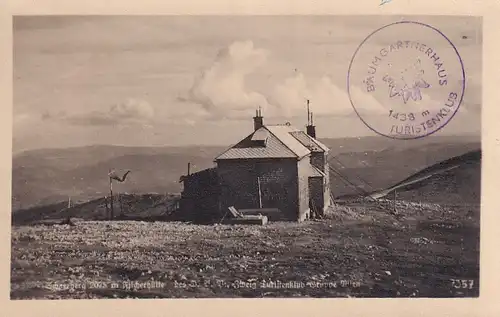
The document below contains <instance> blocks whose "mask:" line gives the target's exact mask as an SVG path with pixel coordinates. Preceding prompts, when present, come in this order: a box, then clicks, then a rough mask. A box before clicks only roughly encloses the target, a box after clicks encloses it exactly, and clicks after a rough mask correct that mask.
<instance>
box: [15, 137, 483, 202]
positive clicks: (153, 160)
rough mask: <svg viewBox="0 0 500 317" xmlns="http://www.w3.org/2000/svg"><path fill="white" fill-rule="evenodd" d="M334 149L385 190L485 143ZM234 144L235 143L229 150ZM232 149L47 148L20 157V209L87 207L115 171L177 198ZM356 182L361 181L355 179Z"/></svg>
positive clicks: (139, 189)
mask: <svg viewBox="0 0 500 317" xmlns="http://www.w3.org/2000/svg"><path fill="white" fill-rule="evenodd" d="M320 140H321V141H322V142H323V143H325V144H326V145H327V146H328V147H330V149H331V151H330V158H331V161H332V160H333V158H336V159H338V160H339V161H340V162H341V164H342V166H341V165H339V164H338V163H337V162H336V161H335V160H333V161H332V162H331V165H332V166H333V167H335V168H336V169H338V170H339V171H341V172H342V173H344V174H345V175H347V176H348V177H349V178H350V179H351V180H352V181H353V182H354V183H356V182H357V176H359V177H361V178H363V179H364V180H365V181H366V182H367V183H368V184H369V185H370V186H366V184H363V183H361V182H359V181H358V182H357V184H358V185H359V186H361V187H362V186H364V187H365V189H366V190H373V189H374V188H378V189H381V188H385V187H387V186H389V185H392V184H394V183H395V182H397V181H400V180H402V179H404V178H406V177H408V176H410V175H411V174H413V173H415V172H417V171H418V170H419V169H421V168H424V167H426V166H429V165H431V164H433V163H436V162H438V161H441V160H444V159H446V158H449V157H451V156H454V155H460V154H463V153H466V152H468V151H471V150H474V149H479V148H480V139H479V138H478V137H465V138H464V137H429V138H424V139H419V140H408V141H394V140H391V139H388V138H384V137H364V138H345V139H320ZM228 146H229V145H228ZM228 146H189V147H125V146H106V145H94V146H86V147H75V148H66V149H40V150H30V151H25V152H22V153H18V154H16V155H14V156H13V162H12V163H13V168H12V204H13V206H12V207H13V210H17V209H21V208H23V209H24V208H28V207H31V206H36V205H47V204H52V203H57V202H61V201H67V199H68V197H72V200H73V201H88V200H92V199H95V198H98V197H103V196H104V195H106V194H107V191H108V179H107V173H108V171H109V169H110V168H114V169H116V170H117V171H119V172H121V171H124V170H128V169H130V170H131V171H132V172H131V173H130V175H129V178H127V181H126V182H124V183H119V184H117V185H116V188H115V189H116V190H117V191H119V192H123V193H125V192H126V193H130V194H134V193H135V194H140V193H159V194H165V193H178V192H180V191H181V189H182V187H181V184H180V183H179V177H180V176H181V175H183V174H186V172H187V164H188V162H190V163H191V172H195V171H199V170H202V169H205V168H209V167H212V166H214V162H213V159H214V158H215V157H216V156H217V155H218V154H220V153H221V152H222V151H224V150H225V149H226V148H227V147H228ZM355 176H356V177H355ZM332 188H333V192H334V194H335V195H337V196H339V195H342V194H347V193H350V192H352V191H353V189H352V188H350V187H349V186H347V185H346V184H344V183H342V182H341V181H339V180H338V179H336V178H335V177H332Z"/></svg>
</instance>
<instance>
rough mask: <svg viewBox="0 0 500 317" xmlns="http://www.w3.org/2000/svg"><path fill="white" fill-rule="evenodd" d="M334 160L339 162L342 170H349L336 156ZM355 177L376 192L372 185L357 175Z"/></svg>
mask: <svg viewBox="0 0 500 317" xmlns="http://www.w3.org/2000/svg"><path fill="white" fill-rule="evenodd" d="M332 159H334V160H335V161H337V163H338V164H339V165H340V166H341V167H342V168H347V167H346V166H345V165H344V164H342V162H341V161H340V160H339V159H338V158H337V157H336V156H333V157H332ZM353 176H354V177H356V178H357V179H358V180H360V181H361V182H362V183H363V184H364V185H366V186H368V187H370V188H371V190H374V189H375V188H374V187H373V186H372V185H370V184H369V183H368V182H367V181H365V180H364V179H362V178H361V177H360V176H359V175H357V174H353Z"/></svg>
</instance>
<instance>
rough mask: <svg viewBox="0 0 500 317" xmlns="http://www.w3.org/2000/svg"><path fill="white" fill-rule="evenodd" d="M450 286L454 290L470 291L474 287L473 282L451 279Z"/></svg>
mask: <svg viewBox="0 0 500 317" xmlns="http://www.w3.org/2000/svg"><path fill="white" fill-rule="evenodd" d="M450 281H451V286H452V287H454V288H461V289H463V288H468V289H472V287H473V286H474V280H457V279H451V280H450Z"/></svg>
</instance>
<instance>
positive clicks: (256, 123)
mask: <svg viewBox="0 0 500 317" xmlns="http://www.w3.org/2000/svg"><path fill="white" fill-rule="evenodd" d="M263 126H264V118H263V117H262V110H261V109H260V106H259V109H257V110H255V117H253V129H254V131H257V130H258V129H260V128H262V127H263Z"/></svg>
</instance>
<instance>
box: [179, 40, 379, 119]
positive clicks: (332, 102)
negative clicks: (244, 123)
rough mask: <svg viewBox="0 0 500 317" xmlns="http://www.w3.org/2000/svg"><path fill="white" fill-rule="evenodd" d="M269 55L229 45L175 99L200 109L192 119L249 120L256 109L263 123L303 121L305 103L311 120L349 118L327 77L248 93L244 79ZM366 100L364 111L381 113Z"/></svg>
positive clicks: (340, 92) (297, 78)
mask: <svg viewBox="0 0 500 317" xmlns="http://www.w3.org/2000/svg"><path fill="white" fill-rule="evenodd" d="M268 56H269V52H268V51H267V50H264V49H260V48H255V47H254V44H253V42H251V41H245V42H234V43H232V44H231V45H230V46H229V47H227V48H225V49H223V50H221V51H220V52H219V54H218V55H217V58H216V59H215V61H214V63H213V64H212V65H211V66H209V67H208V68H207V69H205V70H204V71H203V72H202V73H201V75H200V77H199V78H197V79H196V80H195V82H194V84H193V86H192V87H191V89H190V90H189V92H188V94H187V96H185V97H180V98H178V100H180V101H182V102H184V103H190V104H197V105H198V106H201V107H202V111H198V112H193V117H192V119H193V120H195V119H198V120H199V119H210V120H214V119H217V118H219V119H227V118H230V119H248V117H250V116H252V115H253V113H254V111H255V109H256V108H257V107H258V106H260V107H262V109H263V114H264V116H265V117H268V118H284V117H285V118H290V117H297V116H305V111H306V108H305V107H306V99H309V100H310V101H311V110H312V111H313V112H314V113H315V116H350V115H354V111H353V109H352V107H351V104H350V101H349V98H348V96H347V92H346V90H345V89H341V88H339V87H338V86H337V85H335V84H334V83H333V81H332V79H331V78H330V77H328V76H323V77H322V78H319V79H316V80H311V79H307V78H306V77H305V76H304V74H302V73H300V72H297V73H296V74H295V75H294V76H292V77H289V78H285V79H282V80H278V81H277V82H274V83H270V86H269V87H268V88H269V89H268V93H267V94H265V93H263V92H259V91H256V90H254V89H251V88H250V87H249V86H248V85H247V83H246V79H247V78H248V76H250V75H252V74H255V73H258V71H259V69H261V68H263V67H265V66H269V61H268ZM291 68H294V67H292V66H291ZM359 92H361V90H360V91H359ZM366 99H369V96H367V97H366ZM369 101H370V105H366V106H367V108H368V109H371V111H374V112H375V113H380V111H381V108H383V107H382V106H381V105H380V104H378V103H377V102H376V101H375V100H369Z"/></svg>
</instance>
